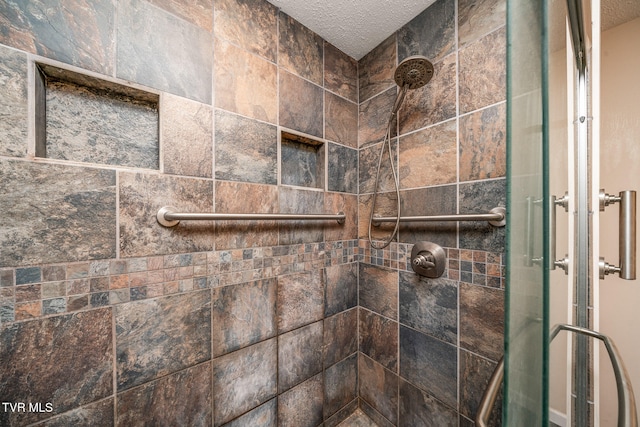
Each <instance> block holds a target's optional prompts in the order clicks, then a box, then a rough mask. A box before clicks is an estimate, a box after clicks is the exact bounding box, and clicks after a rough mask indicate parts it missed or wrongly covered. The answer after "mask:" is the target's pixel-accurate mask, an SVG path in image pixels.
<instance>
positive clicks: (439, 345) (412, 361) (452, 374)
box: [400, 325, 458, 407]
mask: <svg viewBox="0 0 640 427" xmlns="http://www.w3.org/2000/svg"><path fill="white" fill-rule="evenodd" d="M400 375H402V377H404V378H406V379H407V381H409V382H411V383H412V384H414V385H416V386H418V387H419V388H420V389H422V390H424V391H426V392H428V393H429V394H430V395H432V396H434V397H436V398H437V399H438V400H440V401H442V402H444V403H446V404H448V405H450V406H452V407H455V406H456V405H457V402H458V392H457V390H458V351H457V348H456V347H455V346H453V345H450V344H447V343H445V342H442V341H439V340H437V339H435V338H432V337H430V336H428V335H425V334H422V333H420V332H418V331H415V330H413V329H409V328H407V327H405V326H402V325H400Z"/></svg>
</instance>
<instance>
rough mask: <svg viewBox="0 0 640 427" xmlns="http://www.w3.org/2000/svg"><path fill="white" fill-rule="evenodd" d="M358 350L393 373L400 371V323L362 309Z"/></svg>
mask: <svg viewBox="0 0 640 427" xmlns="http://www.w3.org/2000/svg"><path fill="white" fill-rule="evenodd" d="M359 319H360V320H359V325H358V326H359V327H358V336H359V342H358V348H359V350H360V352H362V353H363V354H366V355H367V356H369V357H370V358H371V359H373V360H375V361H376V362H378V363H379V364H381V365H382V366H384V367H385V368H387V369H389V370H390V371H392V372H397V370H398V323H397V322H395V321H393V320H389V319H387V318H385V317H382V316H379V315H377V314H375V313H372V312H370V311H369V310H365V309H363V308H361V309H360V316H359Z"/></svg>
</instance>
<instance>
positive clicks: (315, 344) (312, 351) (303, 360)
mask: <svg viewBox="0 0 640 427" xmlns="http://www.w3.org/2000/svg"><path fill="white" fill-rule="evenodd" d="M322 343H323V323H322V322H316V323H312V324H310V325H307V326H305V327H302V328H299V329H296V330H294V331H291V332H288V333H286V334H283V335H280V336H279V337H278V391H279V392H283V391H285V390H288V389H290V388H291V387H293V386H295V385H297V384H300V383H301V382H303V381H306V380H307V379H309V378H311V377H312V376H313V375H316V374H317V373H319V372H321V371H322Z"/></svg>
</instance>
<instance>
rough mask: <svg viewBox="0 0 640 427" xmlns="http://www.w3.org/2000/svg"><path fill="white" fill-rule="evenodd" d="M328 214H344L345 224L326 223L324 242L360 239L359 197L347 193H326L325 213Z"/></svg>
mask: <svg viewBox="0 0 640 427" xmlns="http://www.w3.org/2000/svg"><path fill="white" fill-rule="evenodd" d="M323 212H326V213H328V214H333V213H339V212H343V213H344V215H345V222H344V224H338V222H337V221H336V222H331V221H330V222H326V223H325V224H324V241H325V242H332V241H336V240H352V239H356V238H357V237H358V196H357V195H355V194H346V193H325V194H324V211H323Z"/></svg>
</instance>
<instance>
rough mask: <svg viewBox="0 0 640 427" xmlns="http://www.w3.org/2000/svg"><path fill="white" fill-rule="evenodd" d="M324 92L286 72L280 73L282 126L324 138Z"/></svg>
mask: <svg viewBox="0 0 640 427" xmlns="http://www.w3.org/2000/svg"><path fill="white" fill-rule="evenodd" d="M323 105H324V104H323V90H322V88H321V87H320V86H316V85H314V84H313V83H310V82H308V81H307V80H304V79H302V78H300V77H297V76H296V75H294V74H290V73H288V72H286V71H281V72H280V107H279V108H280V110H279V111H280V126H284V127H287V128H289V129H292V130H296V131H299V132H303V133H306V134H309V135H312V136H317V137H320V138H322V137H323V136H324V134H323V123H324V108H323Z"/></svg>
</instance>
